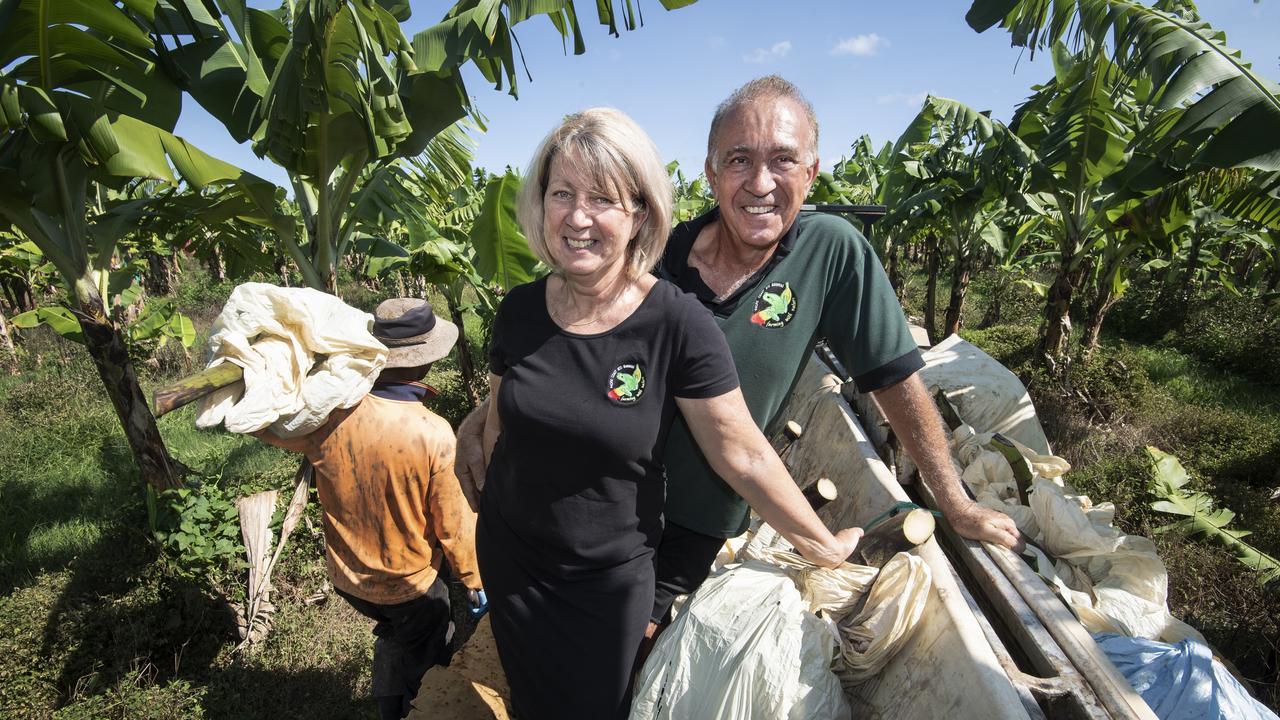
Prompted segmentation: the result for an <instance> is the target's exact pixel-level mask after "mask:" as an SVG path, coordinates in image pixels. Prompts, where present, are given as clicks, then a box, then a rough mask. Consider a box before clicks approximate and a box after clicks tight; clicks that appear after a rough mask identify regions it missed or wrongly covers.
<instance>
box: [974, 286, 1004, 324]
mask: <svg viewBox="0 0 1280 720" xmlns="http://www.w3.org/2000/svg"><path fill="white" fill-rule="evenodd" d="M1007 280H1008V279H1007V278H1004V277H1001V278H999V279H997V281H996V283H995V285H994V286H992V288H991V299H990V301H989V302H988V304H987V310H986V312H984V313H983V314H982V320H981V321H980V322H979V323H978V327H979V328H982V329H985V328H989V327H994V326H996V325H999V324H1000V303H1001V302H1002V301H1003V300H1004V288H1005V283H1006V282H1007Z"/></svg>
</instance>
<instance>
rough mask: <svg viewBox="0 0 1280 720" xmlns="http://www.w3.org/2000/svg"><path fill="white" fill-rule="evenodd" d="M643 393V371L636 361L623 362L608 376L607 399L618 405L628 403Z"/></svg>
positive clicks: (637, 398)
mask: <svg viewBox="0 0 1280 720" xmlns="http://www.w3.org/2000/svg"><path fill="white" fill-rule="evenodd" d="M643 394H644V372H642V371H641V370H640V366H639V365H638V364H636V363H625V364H622V365H619V366H618V367H616V368H614V369H613V374H611V375H610V376H609V399H610V400H612V401H614V402H616V403H618V404H619V405H630V404H632V403H634V402H635V401H637V400H639V399H640V396H641V395H643Z"/></svg>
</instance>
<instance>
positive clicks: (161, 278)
mask: <svg viewBox="0 0 1280 720" xmlns="http://www.w3.org/2000/svg"><path fill="white" fill-rule="evenodd" d="M145 284H146V288H147V292H149V293H151V294H152V295H168V294H169V293H171V292H173V289H174V287H176V286H177V278H176V277H175V275H174V272H173V259H172V258H171V257H169V256H167V255H161V254H160V253H156V252H149V253H147V277H146V278H145Z"/></svg>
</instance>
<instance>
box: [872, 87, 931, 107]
mask: <svg viewBox="0 0 1280 720" xmlns="http://www.w3.org/2000/svg"><path fill="white" fill-rule="evenodd" d="M930 94H931V93H930V92H929V91H928V90H921V91H920V92H916V93H906V92H896V93H890V94H888V95H881V96H879V97H877V98H876V104H877V105H897V104H898V103H901V104H903V105H906V106H907V107H913V108H918V107H920V106H921V105H923V104H924V99H925V98H927V97H929V95H930Z"/></svg>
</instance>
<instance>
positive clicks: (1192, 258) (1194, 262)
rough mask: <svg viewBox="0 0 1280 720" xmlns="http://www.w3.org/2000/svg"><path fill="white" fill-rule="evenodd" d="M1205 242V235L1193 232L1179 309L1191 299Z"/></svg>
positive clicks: (1182, 282) (1183, 277) (1181, 287)
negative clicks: (1201, 250) (1201, 249)
mask: <svg viewBox="0 0 1280 720" xmlns="http://www.w3.org/2000/svg"><path fill="white" fill-rule="evenodd" d="M1203 244H1204V236H1203V235H1201V234H1200V233H1198V232H1194V233H1192V234H1191V249H1190V250H1189V251H1188V253H1187V268H1186V272H1185V273H1183V275H1182V279H1181V282H1180V283H1179V286H1178V299H1177V308H1178V310H1179V311H1181V310H1183V309H1185V308H1186V307H1187V303H1189V302H1190V301H1191V290H1192V286H1193V285H1194V284H1195V280H1196V272H1197V271H1199V269H1200V248H1201V246H1202V245H1203ZM1179 314H1181V312H1179Z"/></svg>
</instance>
